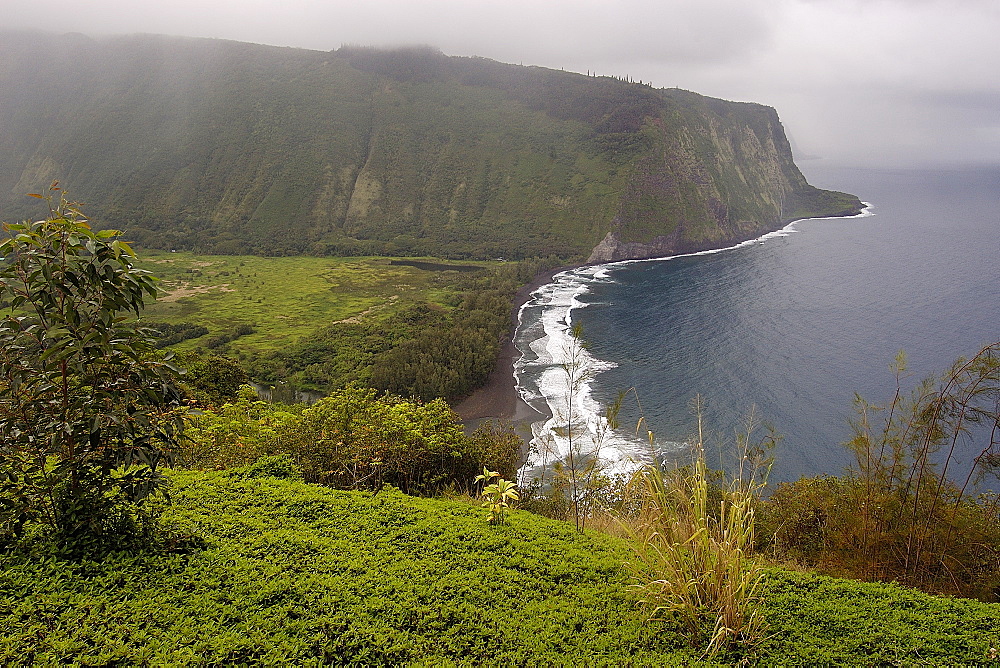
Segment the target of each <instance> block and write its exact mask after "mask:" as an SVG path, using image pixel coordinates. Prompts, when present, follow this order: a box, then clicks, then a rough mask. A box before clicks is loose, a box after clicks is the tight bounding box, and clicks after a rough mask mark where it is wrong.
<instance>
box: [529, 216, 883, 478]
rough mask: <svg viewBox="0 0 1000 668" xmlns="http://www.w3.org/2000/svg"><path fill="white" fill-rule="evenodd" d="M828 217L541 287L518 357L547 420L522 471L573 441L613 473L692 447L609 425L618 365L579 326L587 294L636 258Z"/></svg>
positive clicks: (536, 426) (536, 427) (583, 270)
mask: <svg viewBox="0 0 1000 668" xmlns="http://www.w3.org/2000/svg"><path fill="white" fill-rule="evenodd" d="M864 204H865V208H864V209H863V210H862V211H861V213H859V214H857V215H856V216H851V217H866V216H871V215H874V214H873V213H872V212H871V205H870V204H868V203H867V202H865V203H864ZM826 219H827V218H803V219H799V220H795V221H792V222H790V223H788V224H787V225H785V226H784V227H782V228H781V229H779V230H775V231H773V232H768V233H767V234H764V235H761V236H759V237H757V238H755V239H751V240H748V241H744V242H742V243H739V244H736V245H733V246H728V247H726V248H718V249H711V250H705V251H698V252H695V253H683V254H679V255H672V256H669V257H661V258H649V259H642V260H621V261H618V262H609V263H606V264H599V265H588V266H584V267H577V268H575V269H568V270H566V271H563V272H560V273H558V274H556V275H555V276H553V277H552V281H551V282H550V283H547V284H545V285H543V286H541V287H539V288H538V289H537V290H535V291H534V292H533V293H532V294H531V296H530V297H529V299H528V301H527V302H525V303H524V305H522V306H521V308H520V311H519V312H518V326H517V332H516V335H515V339H514V343H515V346H516V347H517V349H518V351H519V352H520V353H521V355H520V358H519V359H518V360H517V361H516V362H515V363H514V381H515V386H516V387H517V390H518V392H519V394H520V395H521V398H522V399H523V400H524V401H525V403H527V404H528V405H530V406H531V407H532V408H534V409H535V410H536V411H538V412H539V413H540V414H542V415H545V416H547V418H546V419H545V420H539V421H537V422H535V423H533V424H532V425H531V432H532V441H531V454H530V456H529V458H528V461H527V463H526V464H525V466H524V468H523V469H522V475H524V476H525V477H529V478H530V477H531V476H532V475H536V474H537V472H539V471H540V470H541V469H542V468H544V467H545V466H547V465H550V464H551V463H553V462H554V461H559V460H565V459H566V458H567V457H568V455H569V453H570V445H571V443H572V445H573V451H574V453H582V454H583V455H584V456H586V457H595V456H596V457H598V458H599V459H600V460H601V462H602V463H603V464H604V465H605V467H606V468H605V470H606V471H607V472H610V473H612V474H615V473H620V474H625V473H628V472H629V471H632V470H634V469H635V468H636V467H637V466H639V465H641V464H642V463H644V462H648V461H650V459H651V457H652V456H653V453H654V452H657V453H665V452H671V451H673V452H679V451H681V450H683V449H684V448H685V447H686V446H685V445H684V444H682V443H676V442H656V441H653V442H652V443H650V441H648V440H647V439H645V438H642V437H640V436H639V435H638V434H635V435H633V434H631V433H629V432H625V431H622V430H613V429H610V428H609V424H608V419H607V415H606V410H607V406H604V405H602V404H601V403H600V402H599V401H597V400H596V399H594V397H593V383H594V379H595V377H596V376H597V375H599V374H600V373H601V372H603V371H607V370H608V369H613V368H615V366H616V364H614V363H613V362H609V361H607V360H601V359H598V358H596V357H594V356H593V355H592V354H591V353H590V352H589V351H588V350H587V349H586V348H585V347H584V346H583V345H582V341H580V340H578V339H577V338H575V336H574V331H573V312H574V311H575V310H577V309H582V308H587V307H589V306H599V304H596V303H594V302H590V301H587V300H586V299H585V297H586V295H587V294H589V293H590V292H591V288H592V287H593V286H595V285H598V284H601V283H614V282H615V278H614V273H615V271H616V270H617V269H620V268H622V267H625V266H628V265H630V264H634V263H637V262H667V261H670V260H674V259H677V258H682V257H693V256H698V255H711V254H715V253H723V252H727V251H731V250H735V249H738V248H744V247H746V246H750V245H753V244H758V243H766V242H767V241H769V240H770V239H775V238H780V237H785V236H788V235H790V234H793V233H795V232H797V231H798V229H797V226H798V225H799V224H800V223H802V222H804V221H808V220H826ZM830 219H834V218H830Z"/></svg>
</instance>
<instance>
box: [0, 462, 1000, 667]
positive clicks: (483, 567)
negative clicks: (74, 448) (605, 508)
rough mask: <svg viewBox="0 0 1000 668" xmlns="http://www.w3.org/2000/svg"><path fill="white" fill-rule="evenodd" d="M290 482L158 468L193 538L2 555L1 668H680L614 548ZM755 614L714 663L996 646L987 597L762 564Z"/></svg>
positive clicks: (672, 638)
mask: <svg viewBox="0 0 1000 668" xmlns="http://www.w3.org/2000/svg"><path fill="white" fill-rule="evenodd" d="M268 473H271V474H278V475H279V476H283V477H281V478H276V477H269V476H268V475H267V474H268ZM288 473H289V472H288V469H287V467H286V468H285V469H284V470H281V467H276V466H272V467H271V470H270V471H266V470H265V471H259V470H258V471H254V470H252V469H234V470H231V471H225V472H215V473H199V472H188V473H172V474H171V475H170V478H171V480H172V481H173V487H172V492H171V496H172V499H173V504H172V505H171V506H170V507H168V508H165V509H164V515H163V518H164V520H166V521H167V522H169V523H170V524H171V525H172V526H174V527H176V528H177V529H178V530H183V529H186V530H187V531H197V532H198V533H199V535H200V536H202V537H203V540H204V548H203V549H200V550H197V551H193V552H192V551H188V550H181V551H179V552H178V551H174V552H165V553H162V554H141V555H128V554H119V555H115V556H112V557H109V558H107V559H104V560H102V561H99V562H98V561H81V562H64V561H53V560H51V559H37V558H32V557H28V556H22V555H17V554H11V553H5V554H3V555H0V618H3V619H4V624H3V630H2V631H0V662H3V663H38V664H45V663H55V662H79V663H92V664H93V663H99V664H106V663H114V662H126V663H150V664H159V665H168V664H181V663H190V662H196V663H205V664H235V663H269V664H282V663H284V664H296V663H298V664H301V663H308V662H310V661H314V662H321V661H322V662H329V663H334V664H368V665H373V664H396V665H399V664H408V663H446V664H448V663H454V664H458V665H478V664H483V663H493V662H501V661H502V662H504V663H511V664H516V665H526V664H532V665H537V664H539V663H554V664H560V665H562V664H566V663H578V664H584V663H607V664H615V665H677V664H687V665H690V664H692V663H698V657H699V656H700V650H698V649H694V650H693V649H690V648H689V647H688V646H687V643H686V640H685V638H684V637H683V636H682V635H679V634H678V633H677V632H676V631H675V630H674V627H673V626H672V625H671V624H670V623H667V622H659V623H655V624H649V623H647V622H646V621H645V617H646V613H645V612H644V611H643V610H642V609H641V608H640V607H638V606H637V605H636V597H635V596H634V595H633V594H631V593H630V592H629V587H628V585H629V583H630V580H629V577H628V576H627V574H626V573H625V571H623V570H622V567H621V565H622V563H623V562H624V561H627V560H628V559H629V558H630V557H629V554H630V553H629V549H628V547H627V545H626V544H625V543H624V542H622V541H620V540H616V539H613V538H611V537H609V536H606V535H602V534H596V533H586V534H580V533H578V532H576V531H575V530H574V529H573V527H572V525H570V524H566V523H563V522H557V521H554V520H549V519H546V518H542V517H538V516H535V515H532V514H530V513H525V512H516V513H514V514H513V515H512V516H511V517H510V518H509V520H508V524H507V525H506V526H492V525H490V524H488V523H487V521H486V517H487V516H488V511H487V510H486V509H483V508H479V507H477V506H476V505H471V504H467V503H459V502H454V501H445V500H434V499H418V498H414V497H407V496H404V495H402V494H400V493H399V492H397V491H395V490H392V489H384V490H382V491H381V492H379V493H378V494H375V495H372V494H371V493H368V492H338V491H334V490H330V489H326V488H323V487H319V486H316V485H309V484H305V483H303V482H300V481H296V480H294V479H289V478H288V477H287V476H288ZM762 612H763V615H764V618H765V619H766V621H767V624H768V627H767V629H768V632H767V635H766V639H765V640H764V642H763V643H761V644H760V645H759V646H758V647H756V648H755V649H753V650H750V651H745V650H739V649H736V650H734V651H733V652H732V653H730V654H727V655H722V656H717V657H716V662H718V663H722V664H730V665H732V664H736V663H738V662H739V661H740V660H741V658H744V657H745V658H747V659H748V660H749V662H750V663H751V664H756V665H819V664H837V665H866V664H867V665H870V664H896V665H926V664H928V663H930V664H936V665H945V664H951V665H955V664H983V663H986V662H988V661H989V660H990V659H991V658H995V657H996V648H997V639H998V637H1000V608H998V606H997V605H995V604H982V603H977V602H974V601H967V600H955V599H941V598H935V597H932V596H928V595H926V594H921V593H918V592H914V591H912V590H906V589H902V588H900V587H898V586H894V585H879V584H874V585H872V584H861V583H856V582H850V581H844V580H833V579H830V578H824V577H818V576H815V575H810V574H804V573H789V572H784V571H772V572H771V573H770V574H769V576H768V578H767V581H766V588H765V590H764V599H763V602H762ZM991 652H992V653H991Z"/></svg>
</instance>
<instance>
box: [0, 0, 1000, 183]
mask: <svg viewBox="0 0 1000 668" xmlns="http://www.w3.org/2000/svg"><path fill="white" fill-rule="evenodd" d="M0 25H5V26H7V27H13V28H44V29H48V30H51V31H57V32H68V31H76V32H83V33H88V34H92V35H96V34H119V33H134V32H149V33H163V34H169V35H186V36H194V37H220V38H226V39H234V40H240V41H247V42H256V43H261V44H274V45H280V46H295V47H303V48H308V49H320V50H330V49H336V48H338V47H340V46H341V45H343V44H366V45H368V44H370V45H397V44H429V45H432V46H436V47H438V48H440V49H441V50H442V51H444V52H445V53H447V54H449V55H477V56H484V57H487V58H493V59H495V60H500V61H504V62H511V63H523V64H525V65H542V66H545V67H552V68H564V69H566V70H572V71H577V72H587V71H588V70H590V71H596V72H597V73H598V74H613V75H627V76H630V77H632V78H633V79H636V80H641V81H645V82H649V83H651V84H652V85H653V86H656V87H671V86H680V87H681V88H687V89H689V90H693V91H696V92H699V93H703V94H706V95H712V96H716V97H721V98H725V99H730V100H747V101H753V102H761V103H764V104H768V105H770V106H773V107H775V108H777V110H778V113H779V115H780V116H781V119H782V121H783V123H784V125H785V129H786V131H787V133H788V134H789V137H790V138H791V140H792V141H793V144H794V146H795V148H796V155H797V157H798V159H799V160H800V161H803V162H804V159H805V158H808V157H810V156H819V157H821V158H822V159H824V161H825V162H832V163H840V164H858V165H889V166H908V165H914V164H918V163H923V162H928V161H931V162H944V163H970V162H971V163H993V164H996V163H1000V0H617V1H611V0H572V1H570V0H349V1H344V0H85V1H84V0H0ZM2 94H7V91H4V92H3V93H2Z"/></svg>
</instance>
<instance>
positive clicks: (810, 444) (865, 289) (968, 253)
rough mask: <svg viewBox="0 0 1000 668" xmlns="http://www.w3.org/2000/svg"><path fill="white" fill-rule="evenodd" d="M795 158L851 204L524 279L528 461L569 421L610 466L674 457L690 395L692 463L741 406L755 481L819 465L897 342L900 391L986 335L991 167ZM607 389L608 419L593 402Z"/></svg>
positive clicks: (994, 213) (998, 171)
mask: <svg viewBox="0 0 1000 668" xmlns="http://www.w3.org/2000/svg"><path fill="white" fill-rule="evenodd" d="M803 172H804V173H805V174H806V176H807V177H808V178H809V181H810V183H812V184H813V185H816V186H818V187H821V188H829V189H834V190H842V191H846V192H850V193H853V194H855V195H857V196H858V197H860V198H861V199H862V200H863V201H864V202H866V203H867V204H868V205H869V206H868V209H867V210H866V212H865V213H864V214H862V215H861V216H857V217H852V218H826V219H808V220H803V221H798V222H795V223H792V224H791V225H789V226H787V227H786V228H784V229H783V230H779V231H778V232H774V233H772V234H769V235H766V236H764V237H762V238H760V239H757V240H753V241H751V242H747V243H745V244H741V245H739V246H737V247H734V248H730V249H723V250H720V251H717V252H709V253H701V254H696V255H691V256H679V257H674V258H669V259H660V260H652V261H632V262H619V263H613V264H607V265H600V266H593V267H584V268H580V269H574V270H570V271H566V272H563V273H561V274H559V275H557V276H556V277H555V278H554V279H553V282H552V283H550V284H548V285H545V286H542V287H541V288H540V289H539V290H538V291H536V292H535V293H534V295H533V296H532V299H531V300H530V301H529V302H528V303H527V304H525V306H524V307H523V308H522V310H521V317H520V323H519V326H518V329H517V335H516V338H515V344H516V346H517V348H518V350H520V351H521V354H522V356H521V359H520V360H519V361H518V362H517V363H516V364H515V379H516V382H517V387H518V390H519V392H520V393H521V396H522V398H523V399H524V400H525V401H526V402H527V403H529V404H530V405H532V406H533V407H535V408H536V409H537V410H539V411H540V412H542V413H543V414H546V415H550V416H552V418H551V419H549V420H548V421H540V422H537V423H535V424H534V425H532V432H533V434H534V445H535V450H536V453H537V454H536V455H535V456H534V458H533V460H532V461H531V462H529V469H530V467H531V466H537V465H539V464H541V463H542V461H541V460H542V459H543V458H544V459H545V460H546V461H551V459H552V457H554V456H558V454H559V453H563V454H565V452H566V450H567V448H568V443H567V439H566V435H567V430H566V428H565V425H566V423H567V420H568V419H569V418H572V420H573V422H574V425H575V427H574V429H573V430H572V435H573V438H574V439H576V441H577V443H578V444H581V443H583V444H585V445H584V449H585V450H587V449H591V448H597V447H599V448H600V454H601V457H602V458H603V459H605V460H606V461H608V462H609V463H610V464H611V466H612V469H613V470H614V469H616V468H617V469H628V468H630V467H632V466H634V465H635V464H634V462H636V461H643V460H646V459H648V458H649V457H651V456H653V455H661V456H667V457H671V456H681V457H683V456H684V453H686V452H688V447H687V446H685V445H684V444H685V443H686V442H689V440H690V437H691V435H692V434H694V433H695V431H696V429H697V420H696V418H695V415H694V413H693V412H692V402H693V400H694V398H695V397H696V396H699V397H701V399H702V401H703V402H704V408H703V411H702V417H703V420H702V422H703V424H704V427H705V430H706V433H707V434H709V435H710V436H709V437H708V438H706V445H707V446H708V449H707V452H708V453H709V458H710V462H709V463H710V465H716V466H720V467H724V468H725V467H727V462H728V461H729V460H728V457H730V456H731V454H732V452H733V443H734V435H735V434H736V433H737V432H739V431H741V430H742V429H743V428H744V426H745V422H746V418H747V416H748V415H750V414H751V411H752V414H753V416H754V418H755V420H756V421H757V423H758V424H761V425H765V424H767V425H771V426H772V427H773V428H774V430H776V432H777V433H778V434H780V435H781V440H780V442H779V444H778V446H777V447H776V449H775V451H774V455H775V465H774V469H773V471H772V476H771V479H772V481H781V480H794V479H797V478H798V477H800V476H811V475H817V474H821V473H828V474H833V475H836V474H838V473H840V472H842V471H843V469H844V467H845V466H846V465H848V463H849V461H850V455H849V453H848V451H847V450H846V449H845V448H844V446H843V443H844V442H845V441H846V440H847V439H849V438H850V436H851V426H850V419H851V418H852V416H853V415H854V410H853V407H852V406H853V400H854V398H855V393H857V394H859V395H861V396H863V397H864V398H866V399H867V400H869V401H872V402H875V403H881V402H885V401H887V400H889V399H890V398H891V397H892V394H893V392H894V391H895V388H896V377H895V376H894V374H893V373H892V372H891V371H890V364H891V363H892V362H893V360H894V358H895V357H896V354H897V353H898V352H899V351H901V350H902V351H904V352H905V354H906V358H907V363H908V367H907V369H908V370H907V373H906V374H905V376H904V377H903V379H902V385H903V388H904V390H905V389H908V388H912V387H913V386H914V385H915V384H916V383H917V382H918V381H919V380H921V379H923V378H925V377H927V376H928V375H929V374H933V373H939V372H942V371H944V370H946V369H947V368H948V367H949V366H950V365H951V364H952V363H953V362H954V361H955V359H956V358H958V357H959V356H965V357H970V356H972V355H974V354H976V353H977V352H978V351H979V350H980V349H981V348H982V347H983V346H984V345H986V344H989V343H992V342H995V341H998V340H1000V167H994V168H976V169H973V168H969V169H954V170H917V169H914V170H875V169H852V168H843V167H830V166H824V165H822V164H821V163H818V162H814V163H806V164H804V165H803ZM574 326H579V328H580V333H581V337H580V340H582V341H583V342H585V343H586V346H587V347H586V348H585V349H581V347H580V346H577V345H574V339H573V337H572V332H571V330H572V328H573V327H574ZM567 356H569V357H570V358H572V359H573V360H574V361H572V362H571V363H569V364H567ZM567 371H571V372H572V374H569V373H567ZM623 392H626V393H627V394H626V396H625V397H624V400H623V402H622V407H621V410H620V412H619V424H618V428H617V429H613V430H612V429H609V428H608V425H607V423H606V421H605V420H604V419H603V417H602V416H603V415H604V413H605V410H606V408H607V406H608V405H610V404H611V403H613V402H614V401H615V399H616V398H617V397H618V396H619V395H620V394H621V393H623ZM570 399H572V403H570ZM568 406H572V409H569V408H568ZM640 419H641V422H640ZM649 432H652V434H651V440H650V434H649ZM590 444H593V445H590ZM716 457H717V458H718V459H715V458H716ZM713 460H714V461H713Z"/></svg>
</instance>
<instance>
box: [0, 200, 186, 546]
mask: <svg viewBox="0 0 1000 668" xmlns="http://www.w3.org/2000/svg"><path fill="white" fill-rule="evenodd" d="M51 190H52V192H51V194H50V196H49V197H42V196H40V195H35V197H40V198H42V199H46V200H47V201H48V202H49V207H50V211H49V216H48V218H47V219H46V220H42V221H38V222H34V223H31V222H26V223H23V224H20V225H9V224H5V225H4V230H5V231H6V232H7V234H8V239H6V240H5V241H4V242H3V243H2V244H0V255H2V256H4V257H6V263H5V264H4V265H3V266H2V267H0V300H3V301H7V302H8V303H9V311H8V313H7V314H6V315H5V316H4V317H3V319H2V320H0V443H2V445H0V480H2V482H0V540H4V539H6V540H8V541H12V540H18V539H20V538H21V537H23V535H24V531H25V529H26V527H28V526H29V525H31V524H38V525H42V526H45V527H47V529H48V535H49V537H50V538H52V539H53V540H54V541H55V544H56V546H57V549H58V550H59V551H61V552H63V553H66V554H71V555H81V554H87V553H93V552H100V551H103V550H106V549H111V548H114V547H115V546H116V545H118V544H119V542H120V538H121V535H122V534H124V533H129V532H132V531H133V529H134V528H135V526H136V522H138V521H139V519H140V518H139V516H138V515H136V512H137V509H138V508H139V507H140V506H141V504H142V503H143V501H144V500H145V499H146V498H147V497H149V496H151V495H154V494H156V493H157V492H159V491H162V489H163V487H164V484H165V483H164V479H163V478H162V477H161V475H160V471H159V467H160V465H161V464H163V463H169V459H170V455H171V452H172V449H173V448H174V447H175V446H176V445H177V441H178V434H179V428H180V426H181V417H180V414H179V412H178V407H179V402H180V393H179V391H178V390H177V388H176V386H175V384H174V373H175V370H174V369H173V368H172V367H170V366H169V365H168V364H166V363H165V362H163V361H161V360H160V359H159V358H158V357H157V356H155V355H154V354H153V349H154V344H155V337H154V335H153V332H151V331H148V330H143V329H139V328H138V324H137V321H136V320H137V317H138V314H139V312H140V311H141V310H142V308H143V306H144V303H145V299H146V297H147V296H152V297H155V295H156V287H155V285H154V283H153V279H152V278H151V277H150V276H149V275H148V273H147V272H145V271H143V270H140V269H137V268H136V267H135V266H134V264H133V263H134V260H135V256H134V254H133V253H132V250H131V248H129V246H128V244H126V243H125V242H123V241H121V240H120V239H118V238H117V237H118V236H119V235H120V233H119V232H117V231H115V230H105V231H101V232H97V233H95V232H93V231H91V229H90V225H89V224H88V222H87V220H86V218H85V217H84V216H83V214H82V213H81V212H80V211H79V209H78V208H77V206H76V205H75V204H73V203H71V202H69V201H67V200H66V198H65V196H63V195H62V194H61V193H60V191H59V188H58V187H57V186H56V184H53V186H52V189H51ZM56 196H58V198H59V199H58V201H56V200H55V197H56ZM130 312H131V313H134V314H135V315H136V318H132V319H130V318H129V317H128V314H129V313H130Z"/></svg>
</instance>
